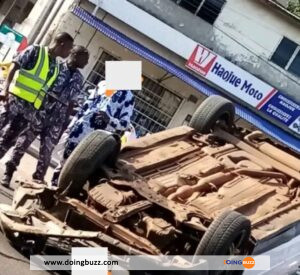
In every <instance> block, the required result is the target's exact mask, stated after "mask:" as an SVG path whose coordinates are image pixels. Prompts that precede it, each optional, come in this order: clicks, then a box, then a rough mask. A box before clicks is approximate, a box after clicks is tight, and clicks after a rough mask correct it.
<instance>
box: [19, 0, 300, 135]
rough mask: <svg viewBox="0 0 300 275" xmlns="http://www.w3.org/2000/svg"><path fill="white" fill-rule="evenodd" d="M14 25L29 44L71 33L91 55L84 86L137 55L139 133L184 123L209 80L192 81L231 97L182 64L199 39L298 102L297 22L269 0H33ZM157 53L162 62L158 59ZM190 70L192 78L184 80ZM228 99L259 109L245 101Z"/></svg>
mask: <svg viewBox="0 0 300 275" xmlns="http://www.w3.org/2000/svg"><path fill="white" fill-rule="evenodd" d="M267 2H268V3H267ZM271 2H272V3H271ZM74 6H79V7H80V8H81V9H83V10H84V11H86V12H88V13H89V14H90V15H91V16H92V15H94V16H95V17H93V18H92V17H91V18H92V19H91V18H90V17H89V15H87V16H85V17H86V18H88V19H86V20H83V19H82V18H83V17H80V16H78V14H76V13H74ZM95 19H97V20H100V21H99V22H102V23H103V24H104V25H105V24H107V25H108V26H109V28H112V29H113V30H115V31H117V32H118V33H120V34H121V35H123V36H124V37H125V38H124V39H125V40H124V41H129V40H130V41H131V40H132V41H134V43H137V44H138V46H136V47H137V48H140V49H142V48H143V47H144V48H146V49H147V50H148V51H150V52H151V53H153V54H155V56H154V55H153V54H152V55H151V54H150V53H149V54H148V55H147V53H145V54H144V55H141V54H139V50H136V51H134V50H130V47H126V45H125V46H124V44H122V43H121V42H119V41H118V40H117V39H114V38H113V37H112V36H109V35H108V34H107V33H106V32H105V31H104V29H105V26H102V29H103V31H102V32H101V31H99V30H97V28H96V27H95V26H96V25H95V24H96V23H95V24H94V23H91V22H92V21H93V20H95ZM89 20H90V21H89ZM91 20H92V21H91ZM89 22H90V23H89ZM102 23H101V24H102ZM93 24H94V25H93ZM17 30H18V31H19V32H21V33H22V34H24V35H26V36H28V39H29V41H30V42H31V43H42V44H48V43H49V42H50V41H51V39H52V38H53V35H54V34H55V33H57V32H59V31H67V32H69V33H70V34H72V35H73V36H74V37H75V43H76V44H80V45H83V46H85V47H87V48H88V49H89V51H90V53H91V57H90V62H89V64H88V66H87V67H86V68H85V69H84V71H83V73H84V75H85V78H86V81H85V87H86V88H87V87H89V86H93V85H96V84H97V83H98V82H99V81H100V80H102V79H104V77H105V76H104V73H105V67H104V64H105V61H107V60H142V65H143V75H144V78H145V81H144V83H143V90H142V91H137V92H135V95H136V108H135V112H134V116H133V124H134V125H135V127H136V128H137V131H138V133H139V134H140V135H145V134H146V133H149V132H157V131H160V130H162V129H165V128H170V127H174V126H178V125H182V124H185V123H188V121H189V120H190V118H191V116H192V114H193V112H194V111H195V109H196V108H197V106H198V105H199V104H200V103H201V102H202V101H203V99H204V98H205V97H206V96H207V92H206V88H205V87H206V86H203V88H202V86H201V85H192V84H193V83H194V82H195V81H197V80H199V81H201V82H203V83H204V84H205V85H208V86H209V87H211V88H212V89H215V90H217V91H218V92H219V93H220V94H222V95H225V96H227V95H228V96H229V97H230V98H231V95H230V91H229V90H226V88H224V87H222V85H220V84H219V83H217V82H214V81H211V80H210V79H207V78H206V77H203V75H200V74H199V73H195V72H194V71H192V70H190V69H188V68H187V67H186V64H187V60H188V59H189V58H190V57H191V55H192V53H193V52H194V50H195V46H197V45H198V44H200V45H201V47H202V46H203V47H205V49H207V50H209V51H211V52H212V53H213V54H215V55H218V58H219V57H220V58H221V57H222V58H223V59H225V61H226V62H227V61H228V62H230V64H232V65H230V66H234V67H233V68H237V70H242V71H243V72H244V71H245V72H246V73H247V74H249V75H250V74H251V75H250V77H254V78H255V79H257V81H261V83H263V85H268V87H269V86H270V87H273V88H274V89H276V90H280V92H281V93H282V94H283V95H285V96H288V97H289V98H290V99H291V100H292V101H293V102H294V101H295V102H300V96H299V84H300V68H299V66H300V46H299V45H300V36H299V33H300V20H299V18H297V17H296V16H294V15H292V14H290V13H289V12H287V11H286V10H285V9H284V8H283V6H281V5H279V4H278V3H277V2H274V1H259V0H243V1H242V0H227V1H225V0H218V1H216V0H164V1H161V0H89V1H88V0H84V1H74V0H65V1H62V0H57V1H47V0H38V1H37V2H36V4H35V6H34V7H33V9H32V11H31V13H30V14H29V16H28V17H27V19H25V21H24V23H23V24H21V25H19V26H17ZM126 39H127V40H126ZM130 41H129V42H128V43H131V44H132V43H133V42H130ZM124 43H125V42H124ZM140 51H142V50H140ZM144 52H145V50H144ZM148 56H150V57H149V58H148ZM157 56H158V57H157ZM159 57H162V58H163V59H164V60H165V61H157V60H159ZM202 57H203V56H202ZM156 61H157V62H156ZM167 62H169V63H170V64H172V66H173V67H172V68H171V67H170V65H169V63H167ZM160 64H164V65H162V66H161V65H160ZM168 68H171V69H168ZM174 68H175V69H174ZM176 68H177V69H176ZM233 70H235V69H233ZM234 72H235V71H234ZM187 74H188V77H189V81H185V80H184V79H185V78H186V75H187ZM193 81H194V82H193ZM191 83H192V84H191ZM259 83H260V82H259ZM233 99H234V100H236V102H237V103H240V104H241V105H245V106H246V107H247V108H249V110H251V111H253V113H254V114H255V113H256V114H259V111H258V110H256V109H255V108H252V106H251V104H249V102H247V101H243V100H242V99H240V98H238V97H233ZM251 108H252V109H251ZM299 111H300V109H299ZM262 117H265V116H264V115H262ZM267 119H268V118H267ZM270 121H272V123H273V122H275V124H276V123H277V122H276V120H274V119H272V118H270ZM279 127H281V126H280V125H279ZM292 134H293V133H292Z"/></svg>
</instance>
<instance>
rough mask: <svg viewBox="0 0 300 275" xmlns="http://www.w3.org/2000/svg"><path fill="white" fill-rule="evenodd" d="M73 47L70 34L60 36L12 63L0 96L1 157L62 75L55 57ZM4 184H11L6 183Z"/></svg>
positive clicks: (32, 48)
mask: <svg viewBox="0 0 300 275" xmlns="http://www.w3.org/2000/svg"><path fill="white" fill-rule="evenodd" d="M72 47H73V38H72V37H71V36H70V35H69V34H68V33H59V34H58V35H57V36H56V37H55V39H54V41H53V43H52V44H51V45H50V46H49V48H48V47H42V46H30V47H28V48H27V49H26V50H25V51H23V52H22V53H20V54H19V55H18V56H17V57H16V58H15V60H13V64H12V66H11V68H10V71H9V73H8V76H7V79H6V82H5V84H4V89H3V94H2V95H0V101H4V102H5V103H6V104H5V105H6V107H5V110H4V111H3V112H2V113H1V114H0V127H1V128H0V131H1V133H0V134H1V136H0V158H2V157H3V156H4V155H5V153H6V152H7V151H8V150H9V148H10V147H11V146H13V145H14V142H15V140H16V137H18V135H19V134H20V133H21V131H22V130H24V129H25V128H26V126H27V124H28V123H30V122H31V121H32V119H33V118H34V117H35V116H36V114H37V112H38V110H39V109H40V108H41V106H42V102H43V100H44V98H45V95H46V92H47V91H48V89H49V87H51V86H52V84H53V83H54V82H55V80H56V78H57V76H58V74H59V68H58V65H57V62H56V57H62V58H66V57H67V56H68V55H69V53H70V51H71V49H72ZM3 121H5V122H3ZM14 170H15V167H11V166H7V167H6V171H7V172H8V173H13V172H12V171H14ZM2 184H3V185H5V186H7V185H8V184H7V182H5V181H3V182H2Z"/></svg>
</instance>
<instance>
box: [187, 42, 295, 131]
mask: <svg viewBox="0 0 300 275" xmlns="http://www.w3.org/2000/svg"><path fill="white" fill-rule="evenodd" d="M186 66H187V67H188V68H189V69H191V70H193V71H195V72H196V73H198V74H200V75H202V76H204V77H205V78H206V79H208V80H210V81H211V82H213V83H215V84H217V85H218V86H219V87H221V88H223V89H224V90H226V91H227V92H229V93H230V94H232V95H234V96H235V97H237V98H239V99H241V100H243V101H245V102H246V103H248V104H250V105H251V106H253V107H254V108H256V109H258V110H261V111H262V112H263V113H265V114H267V115H269V116H270V117H272V118H273V119H275V120H276V121H278V122H280V123H283V124H284V125H286V126H287V127H288V128H290V129H291V130H292V131H294V132H295V133H297V134H300V105H299V104H297V103H296V102H294V101H292V100H291V99H289V98H288V97H286V96H285V95H283V94H282V93H280V92H279V91H277V90H276V89H275V88H273V87H272V86H270V85H269V84H267V83H265V82H263V81H261V80H260V79H258V78H256V77H255V76H253V75H252V74H250V73H248V72H246V71H245V70H243V69H241V68H240V67H238V66H236V65H234V64H233V63H231V62H229V61H228V60H226V59H225V58H223V57H222V56H219V55H217V54H216V53H214V52H212V51H210V50H209V49H207V48H205V47H203V46H202V45H199V44H198V45H197V46H196V48H195V49H194V51H193V52H192V54H191V56H190V58H189V59H188V61H187V63H186Z"/></svg>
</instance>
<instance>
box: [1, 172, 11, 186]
mask: <svg viewBox="0 0 300 275" xmlns="http://www.w3.org/2000/svg"><path fill="white" fill-rule="evenodd" d="M11 179H12V176H9V175H4V177H3V178H2V180H1V185H2V186H4V187H6V188H8V187H9V184H10V182H11Z"/></svg>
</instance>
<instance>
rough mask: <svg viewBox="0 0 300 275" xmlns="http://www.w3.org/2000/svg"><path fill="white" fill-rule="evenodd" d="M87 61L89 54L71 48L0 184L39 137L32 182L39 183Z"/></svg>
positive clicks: (22, 135) (8, 164) (78, 91)
mask: <svg viewBox="0 0 300 275" xmlns="http://www.w3.org/2000/svg"><path fill="white" fill-rule="evenodd" d="M88 59H89V53H88V51H87V50H86V48H84V47H82V46H74V48H73V49H72V50H71V53H70V56H69V58H68V59H67V61H66V62H64V63H62V64H60V73H59V75H58V78H57V80H56V82H55V84H54V85H53V86H52V87H51V88H50V89H49V90H48V92H47V95H46V97H45V100H44V104H43V106H42V108H41V110H40V111H39V112H38V114H37V115H36V116H35V118H34V119H33V120H32V122H31V123H30V124H28V126H27V127H26V128H25V130H24V131H22V132H21V134H20V136H19V137H18V140H17V143H16V146H15V147H14V150H13V152H12V156H11V158H10V159H9V160H8V162H7V163H6V171H5V173H4V178H3V179H2V184H4V185H6V186H7V185H8V184H9V182H10V180H11V178H12V173H13V172H14V170H13V169H9V168H10V167H14V168H15V169H16V168H17V166H18V165H19V163H20V160H21V158H22V157H23V155H24V154H25V151H26V149H27V148H28V147H29V146H30V144H31V143H32V142H33V141H34V140H35V138H36V137H37V136H38V135H40V137H41V145H40V154H39V159H38V164H37V168H36V171H35V173H34V174H33V179H35V180H39V181H43V180H44V177H45V174H46V172H47V168H48V166H49V164H50V161H51V155H52V152H53V149H54V147H55V146H56V145H57V143H58V141H59V139H60V137H61V135H62V133H63V131H64V126H65V124H66V121H67V120H68V119H69V114H70V111H71V109H72V105H73V104H74V103H75V102H76V101H77V100H78V97H79V96H80V94H81V91H82V86H83V75H82V74H81V73H80V71H79V70H78V69H83V68H84V67H85V66H86V65H87V63H88Z"/></svg>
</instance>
